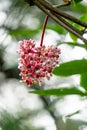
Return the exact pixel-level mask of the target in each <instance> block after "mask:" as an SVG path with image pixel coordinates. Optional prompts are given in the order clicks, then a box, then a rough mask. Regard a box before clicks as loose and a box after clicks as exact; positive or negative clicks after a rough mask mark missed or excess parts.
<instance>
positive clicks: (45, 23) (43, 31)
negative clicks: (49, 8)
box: [40, 15, 48, 46]
mask: <svg viewBox="0 0 87 130" xmlns="http://www.w3.org/2000/svg"><path fill="white" fill-rule="evenodd" d="M47 21H48V15H47V16H46V18H45V21H44V25H43V30H42V35H41V42H40V46H42V44H43V39H44V34H45V29H46V25H47Z"/></svg>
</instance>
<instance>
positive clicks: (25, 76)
mask: <svg viewBox="0 0 87 130" xmlns="http://www.w3.org/2000/svg"><path fill="white" fill-rule="evenodd" d="M19 43H20V49H19V50H18V53H19V55H20V58H19V67H18V68H19V69H20V70H21V72H20V76H21V77H22V81H23V82H26V83H27V85H28V86H32V85H36V84H42V83H43V78H44V77H46V78H47V79H50V76H52V74H51V72H52V69H53V67H54V66H56V65H57V64H58V57H59V54H60V49H59V48H57V47H56V46H48V47H46V46H39V47H36V43H35V41H33V40H24V41H20V42H19Z"/></svg>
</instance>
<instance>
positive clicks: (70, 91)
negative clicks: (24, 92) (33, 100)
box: [30, 87, 86, 96]
mask: <svg viewBox="0 0 87 130" xmlns="http://www.w3.org/2000/svg"><path fill="white" fill-rule="evenodd" d="M30 93H34V94H39V95H41V96H51V95H54V96H66V95H81V96H84V95H86V94H85V93H83V92H82V91H80V90H79V89H77V88H76V87H72V88H58V89H48V90H36V91H31V92H30Z"/></svg>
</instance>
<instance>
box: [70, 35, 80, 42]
mask: <svg viewBox="0 0 87 130" xmlns="http://www.w3.org/2000/svg"><path fill="white" fill-rule="evenodd" d="M69 35H70V37H71V39H72V40H73V42H74V43H77V40H78V38H77V37H76V36H75V35H73V34H72V33H69Z"/></svg>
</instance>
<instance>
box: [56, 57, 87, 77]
mask: <svg viewBox="0 0 87 130" xmlns="http://www.w3.org/2000/svg"><path fill="white" fill-rule="evenodd" d="M84 72H87V60H84V59H82V60H74V61H70V62H66V63H62V64H60V66H57V67H55V68H54V69H53V74H55V75H57V76H70V75H74V74H82V73H84Z"/></svg>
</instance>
